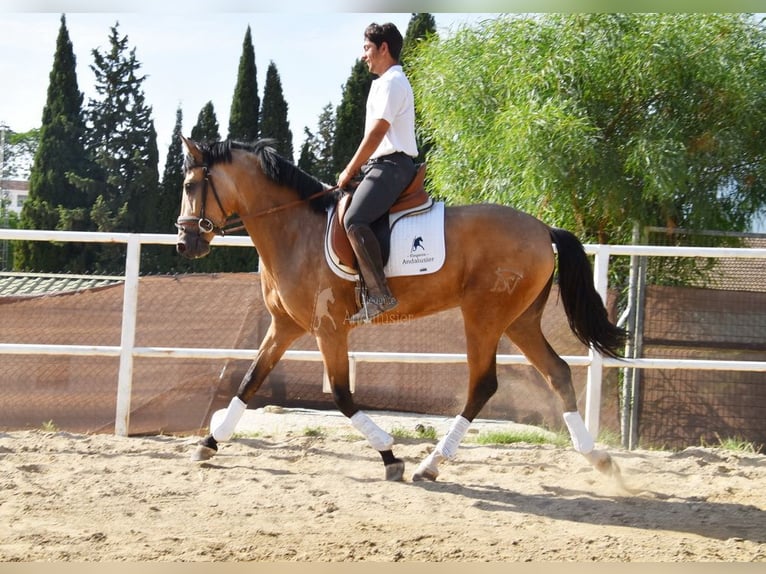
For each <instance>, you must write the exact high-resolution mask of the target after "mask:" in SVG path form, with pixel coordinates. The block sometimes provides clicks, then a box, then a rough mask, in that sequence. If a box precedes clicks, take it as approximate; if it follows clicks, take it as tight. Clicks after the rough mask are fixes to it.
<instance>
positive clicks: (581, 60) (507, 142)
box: [410, 14, 766, 243]
mask: <svg viewBox="0 0 766 574" xmlns="http://www.w3.org/2000/svg"><path fill="white" fill-rule="evenodd" d="M765 47H766V32H765V30H764V27H763V26H762V25H759V24H757V23H755V22H754V21H753V20H752V19H751V18H750V17H749V16H748V15H739V14H545V15H538V16H536V17H534V18H530V17H503V18H498V19H496V20H494V21H490V22H485V23H483V24H481V25H479V26H477V27H475V28H464V29H462V30H460V31H458V32H457V33H456V34H454V35H453V36H451V37H450V38H447V39H444V40H433V41H428V42H425V43H424V44H423V45H421V46H420V47H419V49H417V50H416V51H415V55H414V60H412V62H413V65H412V67H411V70H410V73H411V78H412V80H413V84H414V89H415V92H416V100H417V104H418V106H419V108H420V111H421V113H422V116H421V118H422V121H423V123H424V124H425V125H424V128H425V132H426V133H427V134H428V136H429V138H430V141H431V142H433V143H434V144H435V147H434V148H433V150H432V152H431V154H430V156H429V173H430V177H431V182H432V184H433V186H434V187H435V188H436V189H438V191H439V193H441V194H443V195H445V196H447V197H449V199H450V200H451V201H454V202H477V201H497V202H501V203H508V204H512V205H515V206H517V207H519V208H521V209H524V210H526V211H529V212H531V213H533V214H535V215H537V216H539V217H541V218H542V219H544V220H545V221H547V222H548V223H551V224H555V225H561V226H565V227H568V228H570V229H572V230H573V231H575V232H576V233H578V234H579V235H580V236H582V237H583V238H585V239H587V240H590V241H596V242H600V243H623V242H630V236H631V231H632V228H633V225H634V222H639V223H640V224H641V225H661V226H666V225H669V226H678V227H687V228H691V229H722V230H744V229H746V228H747V225H748V223H749V220H750V218H751V217H752V214H753V213H755V212H756V211H757V208H758V207H759V206H762V205H763V204H764V202H766V186H765V185H764V183H766V179H765V177H764V176H766V173H764V171H765V170H766V157H765V155H764V154H766V147H764V145H763V142H764V129H766V102H765V101H764V100H765V99H766V50H764V48H765Z"/></svg>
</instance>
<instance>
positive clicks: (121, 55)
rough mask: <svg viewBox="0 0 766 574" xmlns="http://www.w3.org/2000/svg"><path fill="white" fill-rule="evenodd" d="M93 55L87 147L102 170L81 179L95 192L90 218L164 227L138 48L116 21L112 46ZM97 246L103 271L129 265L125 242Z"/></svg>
mask: <svg viewBox="0 0 766 574" xmlns="http://www.w3.org/2000/svg"><path fill="white" fill-rule="evenodd" d="M92 54H93V59H94V64H93V65H91V69H92V70H93V73H94V74H95V77H96V83H95V90H96V93H97V94H98V96H100V98H99V99H91V100H90V102H89V106H88V110H87V117H88V137H87V148H88V152H89V153H90V155H91V157H92V158H93V161H94V162H95V164H96V166H97V170H96V173H95V175H94V177H92V178H91V179H90V180H89V181H84V182H81V185H83V186H85V187H89V188H91V189H92V190H93V191H92V193H93V194H94V195H95V196H96V197H95V200H94V202H93V206H92V208H91V210H90V217H91V221H92V222H93V225H94V226H95V227H96V229H98V230H99V231H127V232H147V231H148V232H156V231H159V230H160V229H161V224H160V223H159V222H158V218H157V196H158V185H159V171H158V163H159V151H158V149H157V133H156V131H155V129H154V121H153V120H152V117H151V115H152V108H151V106H149V105H147V103H146V98H145V96H144V92H143V82H144V80H145V79H146V76H143V75H140V73H139V72H140V68H141V64H140V63H139V61H138V59H137V58H136V49H135V48H132V49H129V48H128V37H127V36H120V34H119V22H117V23H116V24H115V25H114V26H113V27H112V28H111V29H110V35H109V49H108V50H105V51H104V52H101V51H100V50H98V49H94V50H93V51H92ZM96 247H97V251H98V256H97V258H96V262H95V266H96V268H97V269H98V270H101V271H104V272H118V271H120V270H122V269H124V253H123V251H124V250H123V249H122V248H121V247H120V246H112V245H99V246H96Z"/></svg>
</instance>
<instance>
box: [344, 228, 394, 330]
mask: <svg viewBox="0 0 766 574" xmlns="http://www.w3.org/2000/svg"><path fill="white" fill-rule="evenodd" d="M348 238H349V240H350V241H351V247H352V248H353V249H354V253H355V254H356V259H357V262H358V263H359V272H360V273H361V274H362V277H363V278H364V282H365V284H366V285H367V297H366V298H365V299H364V305H363V307H362V308H361V309H360V310H359V311H358V312H356V313H355V314H353V315H351V317H349V318H348V321H349V322H351V323H369V322H370V321H371V320H372V319H373V318H374V317H377V316H378V315H380V314H381V313H385V312H386V311H389V310H390V309H393V308H394V307H396V306H397V305H398V303H399V302H398V301H397V300H396V297H394V296H393V295H392V294H391V291H390V290H389V288H388V283H387V282H386V275H385V274H384V272H383V257H382V255H381V253H380V244H379V243H378V238H377V237H375V233H373V231H372V229H370V228H369V227H368V226H366V225H352V226H351V227H349V229H348Z"/></svg>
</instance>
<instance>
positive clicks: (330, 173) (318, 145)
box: [307, 103, 358, 184]
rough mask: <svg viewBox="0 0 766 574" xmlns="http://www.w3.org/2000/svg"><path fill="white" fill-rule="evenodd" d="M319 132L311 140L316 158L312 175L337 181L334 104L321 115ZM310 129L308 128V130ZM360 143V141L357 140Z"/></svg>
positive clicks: (326, 107)
mask: <svg viewBox="0 0 766 574" xmlns="http://www.w3.org/2000/svg"><path fill="white" fill-rule="evenodd" d="M318 123H319V125H318V129H317V133H316V134H314V135H313V138H312V140H311V142H310V147H311V153H312V154H313V157H314V158H315V160H316V161H315V162H314V171H311V172H309V173H311V175H313V176H314V177H316V178H317V179H319V180H320V181H324V182H327V183H333V184H334V183H335V182H336V181H337V179H338V173H339V172H338V170H336V169H335V162H334V156H333V148H334V146H335V116H334V114H333V109H332V104H329V103H328V104H327V105H326V106H325V107H324V109H323V110H322V113H321V114H320V115H319V122H318ZM307 131H308V130H307ZM357 144H358V142H357Z"/></svg>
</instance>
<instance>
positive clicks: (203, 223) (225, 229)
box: [176, 166, 339, 236]
mask: <svg viewBox="0 0 766 574" xmlns="http://www.w3.org/2000/svg"><path fill="white" fill-rule="evenodd" d="M202 170H203V173H204V175H205V177H204V178H203V179H202V208H201V209H200V213H199V217H195V216H193V215H187V216H182V217H179V218H178V219H177V220H176V228H178V229H179V230H181V231H184V232H185V231H187V229H186V226H196V227H197V229H199V231H200V232H201V233H215V234H216V235H220V236H224V235H226V234H227V233H232V232H234V231H240V230H242V229H244V228H245V226H244V225H243V224H242V218H241V217H227V218H226V221H224V223H223V225H216V224H215V223H213V221H212V220H211V219H208V218H207V217H205V204H206V203H207V188H208V185H209V186H210V189H211V190H212V192H213V197H214V198H215V202H216V203H217V204H218V209H220V210H221V213H223V214H225V213H226V211H225V210H224V209H223V204H222V203H221V198H220V197H218V192H217V191H216V189H215V184H214V183H213V180H212V178H211V177H210V171H209V169H208V167H207V166H202ZM338 189H339V188H338V186H337V185H336V186H333V187H327V188H325V189H323V190H321V191H318V192H316V193H314V194H312V195H310V196H308V197H306V198H304V199H298V200H296V201H291V202H288V203H285V204H282V205H277V206H276V207H271V208H269V209H265V210H263V211H260V212H258V213H254V214H251V217H262V216H264V215H270V214H272V213H276V212H277V211H282V210H283V209H288V208H290V207H294V206H296V205H300V204H302V203H305V202H307V201H310V200H312V199H315V198H317V197H319V196H321V195H327V194H330V193H333V192H334V191H337V190H338Z"/></svg>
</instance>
